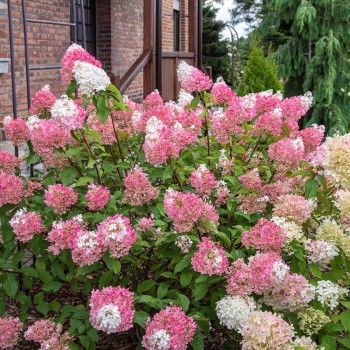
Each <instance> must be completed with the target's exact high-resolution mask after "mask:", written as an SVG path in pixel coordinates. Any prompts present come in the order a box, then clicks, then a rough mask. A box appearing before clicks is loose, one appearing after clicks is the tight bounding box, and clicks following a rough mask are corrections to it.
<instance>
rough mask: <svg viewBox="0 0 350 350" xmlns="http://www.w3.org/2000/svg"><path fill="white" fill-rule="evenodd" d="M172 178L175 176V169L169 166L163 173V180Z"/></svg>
mask: <svg viewBox="0 0 350 350" xmlns="http://www.w3.org/2000/svg"><path fill="white" fill-rule="evenodd" d="M172 176H173V168H172V167H171V166H170V165H167V166H166V167H165V170H164V173H163V180H167V179H171V177H172Z"/></svg>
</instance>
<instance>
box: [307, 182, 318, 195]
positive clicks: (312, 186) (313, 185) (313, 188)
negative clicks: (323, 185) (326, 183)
mask: <svg viewBox="0 0 350 350" xmlns="http://www.w3.org/2000/svg"><path fill="white" fill-rule="evenodd" d="M318 187H319V184H318V182H317V181H316V180H313V179H309V180H307V181H306V182H305V196H306V198H313V197H316V193H317V190H318Z"/></svg>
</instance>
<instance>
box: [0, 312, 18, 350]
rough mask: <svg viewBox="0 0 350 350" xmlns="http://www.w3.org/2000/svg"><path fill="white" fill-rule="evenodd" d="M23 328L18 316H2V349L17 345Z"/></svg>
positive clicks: (0, 339)
mask: <svg viewBox="0 0 350 350" xmlns="http://www.w3.org/2000/svg"><path fill="white" fill-rule="evenodd" d="M22 330H23V323H22V322H21V321H20V319H19V318H18V317H1V318H0V349H12V348H13V347H14V346H16V345H17V343H18V341H19V339H20V336H21V333H22Z"/></svg>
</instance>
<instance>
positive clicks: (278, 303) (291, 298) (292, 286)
mask: <svg viewBox="0 0 350 350" xmlns="http://www.w3.org/2000/svg"><path fill="white" fill-rule="evenodd" d="M314 297H315V287H314V286H312V285H311V284H310V283H309V281H308V280H307V279H306V278H305V277H304V276H302V275H299V274H297V273H292V274H287V275H286V277H285V279H284V281H283V283H281V284H276V285H275V286H274V288H272V290H271V293H268V294H266V295H264V301H265V303H266V304H267V305H271V306H273V307H274V308H275V309H279V310H287V311H290V312H293V311H296V310H298V309H301V308H303V307H306V306H307V305H308V304H309V302H310V301H311V300H313V299H314Z"/></svg>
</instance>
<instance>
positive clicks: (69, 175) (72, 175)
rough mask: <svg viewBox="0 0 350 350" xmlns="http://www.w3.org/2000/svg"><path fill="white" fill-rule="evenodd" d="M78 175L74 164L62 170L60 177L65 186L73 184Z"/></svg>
mask: <svg viewBox="0 0 350 350" xmlns="http://www.w3.org/2000/svg"><path fill="white" fill-rule="evenodd" d="M77 176H78V172H77V171H76V169H75V168H74V167H72V166H70V167H67V168H64V169H63V170H62V171H61V172H60V178H61V181H62V184H63V185H65V186H69V185H71V184H72V183H73V182H74V180H75V179H76V178H77Z"/></svg>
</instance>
